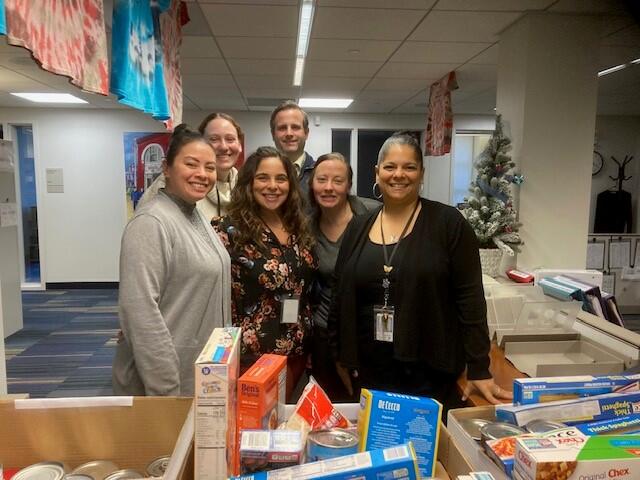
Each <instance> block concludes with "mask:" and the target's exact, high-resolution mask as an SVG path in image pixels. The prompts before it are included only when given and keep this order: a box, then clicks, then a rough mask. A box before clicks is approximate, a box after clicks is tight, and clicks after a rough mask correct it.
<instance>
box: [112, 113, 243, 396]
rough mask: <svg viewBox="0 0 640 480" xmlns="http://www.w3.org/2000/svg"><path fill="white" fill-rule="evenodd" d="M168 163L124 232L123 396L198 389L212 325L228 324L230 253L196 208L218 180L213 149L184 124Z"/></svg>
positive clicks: (119, 367)
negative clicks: (197, 371) (198, 367)
mask: <svg viewBox="0 0 640 480" xmlns="http://www.w3.org/2000/svg"><path fill="white" fill-rule="evenodd" d="M163 170H164V175H165V177H166V187H165V188H164V189H161V190H160V192H159V194H158V195H157V196H155V197H154V198H153V199H152V200H150V201H149V202H148V203H147V204H145V205H143V206H142V207H140V208H138V209H137V210H136V212H135V215H134V217H133V218H132V219H131V221H130V222H129V223H128V224H127V226H126V227H125V231H124V234H123V236H122V246H121V251H120V294H119V295H120V297H119V309H120V325H121V328H122V335H121V336H120V338H119V341H118V348H117V350H116V355H115V358H114V362H113V390H114V393H116V394H119V395H185V396H188V395H193V391H194V371H193V362H194V361H195V359H196V357H197V355H198V354H199V353H200V351H201V350H202V348H203V347H204V344H205V343H206V341H207V339H208V338H209V336H210V334H211V332H212V330H213V329H214V328H215V327H221V326H228V325H231V298H230V292H231V276H230V269H231V263H230V260H229V255H228V254H227V251H226V249H225V248H224V246H223V245H222V243H221V242H220V240H219V238H218V236H217V235H216V234H215V233H214V231H213V229H212V228H211V226H210V225H209V222H208V221H207V220H206V219H205V218H204V216H203V214H202V213H201V212H200V211H199V210H198V209H197V208H196V202H198V201H199V200H201V199H203V198H204V197H205V196H206V195H207V193H209V191H210V190H211V189H212V188H213V186H214V185H215V182H216V155H215V153H214V150H213V148H212V146H211V145H210V144H209V143H208V142H207V141H206V139H205V138H204V137H203V136H202V135H201V134H200V133H198V132H196V131H193V130H190V129H189V128H188V127H187V126H186V125H180V126H178V127H177V128H176V130H175V132H174V133H173V135H172V137H171V142H170V144H169V149H168V151H167V157H166V160H165V163H164V165H163Z"/></svg>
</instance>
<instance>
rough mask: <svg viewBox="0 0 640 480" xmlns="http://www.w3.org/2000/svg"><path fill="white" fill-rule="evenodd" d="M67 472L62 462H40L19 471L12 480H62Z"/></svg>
mask: <svg viewBox="0 0 640 480" xmlns="http://www.w3.org/2000/svg"><path fill="white" fill-rule="evenodd" d="M67 470H68V469H67V466H66V465H65V464H64V463H61V462H40V463H35V464H33V465H29V466H28V467H25V468H23V469H22V470H20V471H18V472H17V473H16V474H15V475H14V476H13V477H11V480H62V478H63V477H64V476H65V474H66V473H67Z"/></svg>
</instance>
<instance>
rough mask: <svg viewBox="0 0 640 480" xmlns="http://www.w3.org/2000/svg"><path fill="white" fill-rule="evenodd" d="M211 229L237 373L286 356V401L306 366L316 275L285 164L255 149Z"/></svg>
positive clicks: (292, 176)
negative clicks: (236, 331)
mask: <svg viewBox="0 0 640 480" xmlns="http://www.w3.org/2000/svg"><path fill="white" fill-rule="evenodd" d="M214 227H215V228H216V230H217V231H218V234H219V235H220V238H221V239H222V242H223V244H224V245H225V246H226V248H227V250H228V252H229V255H230V256H231V276H232V287H231V289H232V292H231V294H232V320H233V324H234V325H236V326H240V327H242V333H243V335H242V357H241V366H242V369H243V370H244V369H246V368H248V367H249V366H250V365H251V364H252V363H253V362H255V361H256V360H257V358H258V357H259V356H260V355H262V354H263V353H275V354H279V355H286V356H287V357H288V358H287V399H290V398H291V394H292V393H293V391H294V389H295V387H296V385H297V384H298V382H299V380H300V378H301V377H302V374H303V373H304V369H305V366H306V363H307V353H308V349H307V345H308V342H309V335H310V333H311V331H312V330H311V318H312V313H311V306H310V295H311V287H312V282H313V280H314V276H315V273H316V270H317V261H316V258H315V257H314V254H313V251H312V243H313V237H312V235H311V233H310V230H309V227H308V225H307V220H306V218H305V216H304V213H303V210H302V198H301V193H300V187H299V185H298V180H297V175H296V172H295V170H294V168H293V165H292V164H291V162H289V161H287V160H286V159H285V158H284V157H283V156H282V155H281V154H280V153H279V152H278V151H277V150H276V149H274V148H272V147H260V148H258V150H256V152H255V153H253V154H252V155H251V156H249V158H248V159H247V161H246V163H245V165H244V166H243V167H242V169H240V172H239V174H238V183H237V185H236V187H235V189H234V190H233V192H232V195H231V205H230V207H229V213H228V216H227V217H224V218H223V219H222V220H220V221H218V222H214Z"/></svg>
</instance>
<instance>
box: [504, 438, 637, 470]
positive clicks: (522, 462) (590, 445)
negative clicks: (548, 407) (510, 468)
mask: <svg viewBox="0 0 640 480" xmlns="http://www.w3.org/2000/svg"><path fill="white" fill-rule="evenodd" d="M515 471H516V472H517V473H518V474H519V476H520V477H521V478H523V479H524V480H600V479H602V480H605V479H606V480H635V479H638V478H640V435H599V436H595V437H582V438H581V437H573V438H541V437H529V438H518V439H517V441H516V464H515Z"/></svg>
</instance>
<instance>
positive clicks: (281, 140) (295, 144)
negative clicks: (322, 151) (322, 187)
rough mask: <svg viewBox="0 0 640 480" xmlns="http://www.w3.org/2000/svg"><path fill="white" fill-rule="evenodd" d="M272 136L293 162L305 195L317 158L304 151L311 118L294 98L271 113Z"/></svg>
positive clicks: (278, 147) (279, 148) (278, 146)
mask: <svg viewBox="0 0 640 480" xmlns="http://www.w3.org/2000/svg"><path fill="white" fill-rule="evenodd" d="M270 126H271V136H272V137H273V142H274V143H275V145H276V148H277V149H278V150H280V151H281V152H282V153H283V154H284V155H285V156H286V157H287V158H288V159H289V161H290V162H291V163H293V166H294V168H295V169H296V172H298V180H299V181H300V188H301V189H302V191H303V192H304V194H305V196H306V195H308V192H309V177H310V176H311V171H312V170H313V165H314V163H315V160H314V159H313V157H312V156H311V155H309V154H308V153H307V152H305V151H304V146H305V144H306V143H307V138H308V137H309V118H308V117H307V114H306V112H305V111H304V110H302V109H301V108H300V107H299V106H298V104H297V103H295V102H294V101H292V100H287V101H286V102H283V103H281V104H280V105H278V106H277V107H276V109H275V110H274V111H273V112H272V113H271V121H270Z"/></svg>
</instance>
